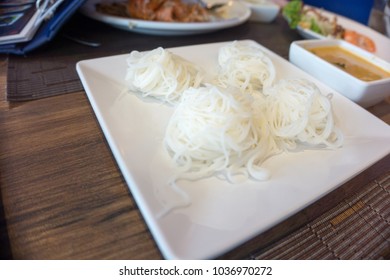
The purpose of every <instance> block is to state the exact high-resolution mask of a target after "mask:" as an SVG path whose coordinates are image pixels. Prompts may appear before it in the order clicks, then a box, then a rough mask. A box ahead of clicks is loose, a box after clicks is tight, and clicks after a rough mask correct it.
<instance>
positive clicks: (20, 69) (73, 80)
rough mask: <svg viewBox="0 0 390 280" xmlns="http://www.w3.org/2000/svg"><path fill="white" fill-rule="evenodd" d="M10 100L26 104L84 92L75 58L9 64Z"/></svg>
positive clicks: (16, 59) (22, 60)
mask: <svg viewBox="0 0 390 280" xmlns="http://www.w3.org/2000/svg"><path fill="white" fill-rule="evenodd" d="M7 82H8V85H7V100H9V101H25V100H33V99H37V98H44V97H48V96H54V95H60V94H64V93H72V92H76V91H81V90H83V86H82V84H81V82H80V79H79V77H78V75H77V73H76V70H75V62H74V61H73V59H72V57H68V56H65V57H52V58H45V59H40V58H39V57H34V59H25V58H24V57H13V58H12V59H9V61H8V77H7Z"/></svg>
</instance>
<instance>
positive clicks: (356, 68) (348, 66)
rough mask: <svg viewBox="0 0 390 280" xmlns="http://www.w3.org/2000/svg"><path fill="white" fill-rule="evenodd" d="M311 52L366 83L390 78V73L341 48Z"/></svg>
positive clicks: (326, 48)
mask: <svg viewBox="0 0 390 280" xmlns="http://www.w3.org/2000/svg"><path fill="white" fill-rule="evenodd" d="M309 51H311V52H312V53H314V54H315V55H317V56H318V57H320V58H322V59H324V60H326V61H327V62H329V63H331V64H333V65H335V66H336V67H338V68H340V69H342V70H343V71H345V72H347V73H349V74H350V75H352V76H354V77H356V78H358V79H360V80H362V81H366V82H370V81H376V80H381V79H385V78H390V72H389V71H386V70H385V69H382V68H380V67H379V66H377V65H374V64H373V63H371V62H370V61H368V60H367V59H364V58H362V57H360V56H358V55H356V54H354V53H352V52H350V51H348V50H347V49H345V48H343V47H340V46H321V47H313V48H310V49H309Z"/></svg>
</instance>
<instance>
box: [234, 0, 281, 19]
mask: <svg viewBox="0 0 390 280" xmlns="http://www.w3.org/2000/svg"><path fill="white" fill-rule="evenodd" d="M242 2H243V3H245V5H246V6H247V7H248V8H250V9H251V16H250V17H249V20H250V21H256V22H265V23H268V22H271V21H273V20H274V19H275V18H276V16H277V15H278V13H279V11H280V7H279V5H277V4H275V3H273V2H272V1H270V0H242Z"/></svg>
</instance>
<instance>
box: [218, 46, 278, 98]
mask: <svg viewBox="0 0 390 280" xmlns="http://www.w3.org/2000/svg"><path fill="white" fill-rule="evenodd" d="M218 63H219V66H220V70H221V71H220V73H219V76H218V80H219V82H220V84H221V85H225V86H226V85H230V86H235V87H238V88H239V89H241V90H242V91H243V92H246V93H250V94H253V93H256V92H259V91H262V90H263V88H265V87H268V86H271V85H272V83H273V81H274V79H275V67H274V65H273V63H272V61H271V59H270V58H269V57H268V56H267V55H265V54H264V52H263V51H262V49H261V48H260V47H259V46H258V45H257V44H255V43H254V42H251V41H248V42H237V41H234V42H233V43H230V44H228V45H226V46H224V47H222V48H221V49H220V50H219V54H218Z"/></svg>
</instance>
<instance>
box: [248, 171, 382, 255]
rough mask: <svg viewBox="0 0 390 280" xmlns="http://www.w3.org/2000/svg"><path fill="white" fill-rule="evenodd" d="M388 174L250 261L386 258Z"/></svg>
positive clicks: (258, 253) (265, 249)
mask: <svg viewBox="0 0 390 280" xmlns="http://www.w3.org/2000/svg"><path fill="white" fill-rule="evenodd" d="M389 258H390V172H387V173H386V174H385V175H383V176H381V177H379V178H378V179H376V180H374V181H372V182H371V183H370V184H369V185H368V186H366V187H365V188H363V189H362V190H361V191H360V192H358V193H356V194H355V195H353V196H351V197H349V198H347V199H345V200H344V201H343V202H342V203H339V204H338V205H337V206H335V207H334V208H333V209H331V210H329V211H328V212H326V213H324V214H323V215H321V216H320V217H318V218H317V219H315V220H314V221H312V222H311V223H308V224H306V225H305V226H303V227H302V228H300V229H298V230H297V231H295V232H294V233H292V234H289V235H288V236H287V237H285V238H283V239H281V240H279V241H278V242H276V243H274V244H272V246H270V247H267V248H264V249H263V250H261V251H260V252H257V253H254V254H252V255H251V256H250V259H274V260H275V259H279V260H280V259H282V260H283V259H365V260H367V259H389Z"/></svg>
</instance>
